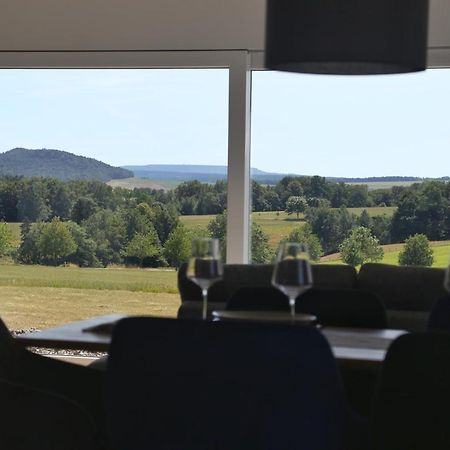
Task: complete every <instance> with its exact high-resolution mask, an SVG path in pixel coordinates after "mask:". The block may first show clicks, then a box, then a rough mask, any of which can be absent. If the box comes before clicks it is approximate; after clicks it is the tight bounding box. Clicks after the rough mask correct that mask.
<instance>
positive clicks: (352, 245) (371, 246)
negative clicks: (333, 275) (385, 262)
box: [339, 227, 384, 267]
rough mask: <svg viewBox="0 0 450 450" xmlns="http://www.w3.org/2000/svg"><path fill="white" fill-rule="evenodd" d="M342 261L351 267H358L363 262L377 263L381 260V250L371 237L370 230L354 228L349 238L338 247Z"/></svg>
mask: <svg viewBox="0 0 450 450" xmlns="http://www.w3.org/2000/svg"><path fill="white" fill-rule="evenodd" d="M339 251H340V252H341V257H342V260H343V261H344V262H345V263H347V264H349V265H351V266H353V267H356V266H360V265H361V264H364V263H365V262H378V261H381V260H382V259H383V255H384V252H383V249H382V248H381V246H380V245H379V243H378V239H377V238H375V237H373V236H372V234H371V232H370V230H369V229H368V228H364V227H356V228H354V229H353V230H352V231H351V233H350V236H349V237H348V238H347V239H345V240H344V241H343V242H342V244H341V245H340V246H339Z"/></svg>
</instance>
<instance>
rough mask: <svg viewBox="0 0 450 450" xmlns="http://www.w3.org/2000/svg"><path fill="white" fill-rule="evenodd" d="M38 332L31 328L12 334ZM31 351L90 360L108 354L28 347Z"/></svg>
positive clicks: (12, 332) (15, 331)
mask: <svg viewBox="0 0 450 450" xmlns="http://www.w3.org/2000/svg"><path fill="white" fill-rule="evenodd" d="M37 331H41V330H39V329H38V328H29V329H27V330H11V334H12V335H13V336H18V335H20V334H25V333H35V332H37ZM28 349H29V350H30V351H32V352H33V353H37V354H39V355H46V356H48V355H57V356H86V357H89V358H101V357H102V356H105V355H106V353H103V352H89V351H86V350H65V349H62V350H61V349H55V348H40V347H39V348H38V347H28Z"/></svg>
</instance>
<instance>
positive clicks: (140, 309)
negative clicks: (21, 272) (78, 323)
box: [0, 286, 180, 330]
mask: <svg viewBox="0 0 450 450" xmlns="http://www.w3.org/2000/svg"><path fill="white" fill-rule="evenodd" d="M179 305H180V297H179V295H178V294H168V293H148V292H131V291H123V290H98V289H68V288H51V287H14V286H1V287H0V310H1V318H2V319H3V320H4V321H5V322H6V324H7V326H8V327H9V328H10V329H12V330H20V329H31V328H38V329H44V328H48V327H53V326H56V325H60V324H63V323H66V322H72V321H75V320H82V319H88V318H90V317H93V316H101V315H103V314H112V313H122V314H130V315H142V314H149V315H156V316H165V317H176V313H177V310H178V307H179Z"/></svg>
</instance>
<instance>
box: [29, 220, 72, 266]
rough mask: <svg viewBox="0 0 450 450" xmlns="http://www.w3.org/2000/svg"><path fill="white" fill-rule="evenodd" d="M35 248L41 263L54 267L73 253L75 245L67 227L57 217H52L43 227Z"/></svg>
mask: <svg viewBox="0 0 450 450" xmlns="http://www.w3.org/2000/svg"><path fill="white" fill-rule="evenodd" d="M37 248H38V251H39V254H40V256H41V259H42V261H44V262H48V263H49V264H50V265H55V266H56V265H58V264H61V263H62V262H63V260H64V258H66V257H67V256H69V255H71V254H72V253H74V252H75V250H76V249H77V244H76V242H75V240H74V238H73V237H72V234H71V233H70V231H69V228H68V227H67V225H66V224H65V223H63V222H61V221H60V220H59V217H54V218H53V219H52V221H51V222H50V223H46V224H45V225H44V227H43V229H42V232H41V235H40V236H39V239H38V241H37Z"/></svg>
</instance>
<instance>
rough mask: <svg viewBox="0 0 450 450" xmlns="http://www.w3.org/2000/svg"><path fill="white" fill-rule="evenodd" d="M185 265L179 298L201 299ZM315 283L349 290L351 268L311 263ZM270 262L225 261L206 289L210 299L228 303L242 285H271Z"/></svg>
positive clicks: (353, 276)
mask: <svg viewBox="0 0 450 450" xmlns="http://www.w3.org/2000/svg"><path fill="white" fill-rule="evenodd" d="M186 268H187V266H186V264H183V265H182V266H181V267H180V269H179V270H178V289H179V291H180V296H181V301H182V302H186V301H196V300H198V301H201V299H202V293H201V290H200V288H199V287H198V286H197V285H196V284H195V283H193V282H192V281H191V280H189V279H188V278H187V277H186ZM312 271H313V278H314V285H315V286H317V287H319V288H335V289H351V288H354V287H355V286H356V282H357V274H356V270H355V269H354V267H351V266H346V265H337V264H336V265H332V264H322V265H319V264H313V265H312ZM272 272H273V265H271V264H225V266H224V276H223V280H221V281H218V282H217V283H215V284H214V285H213V286H211V289H210V290H209V292H208V301H209V302H227V301H228V300H229V298H230V297H231V296H232V294H233V293H234V292H236V291H237V290H238V289H240V288H243V287H270V286H271V281H272Z"/></svg>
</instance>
